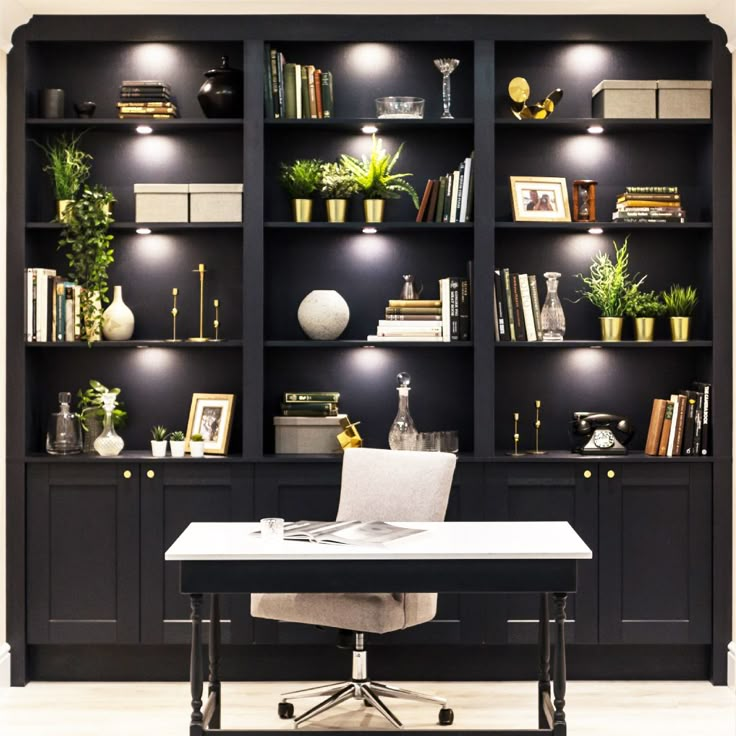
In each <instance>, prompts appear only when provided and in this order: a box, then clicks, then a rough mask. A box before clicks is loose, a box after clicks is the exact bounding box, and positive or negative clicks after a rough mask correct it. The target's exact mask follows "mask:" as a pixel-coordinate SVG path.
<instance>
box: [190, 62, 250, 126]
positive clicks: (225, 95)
mask: <svg viewBox="0 0 736 736" xmlns="http://www.w3.org/2000/svg"><path fill="white" fill-rule="evenodd" d="M204 75H205V77H207V80H206V81H205V83H204V84H203V85H202V86H201V87H200V88H199V93H198V94H197V99H198V100H199V104H200V106H201V108H202V110H203V111H204V114H205V115H206V116H207V117H208V118H241V117H243V72H241V71H240V69H231V68H230V67H229V66H228V63H227V56H223V57H222V64H220V68H219V69H210V70H209V71H208V72H205V73H204Z"/></svg>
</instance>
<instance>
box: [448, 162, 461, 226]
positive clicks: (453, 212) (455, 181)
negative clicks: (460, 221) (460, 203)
mask: <svg viewBox="0 0 736 736" xmlns="http://www.w3.org/2000/svg"><path fill="white" fill-rule="evenodd" d="M459 186H460V172H459V171H453V172H452V193H451V195H450V222H457V207H455V203H456V202H457V190H458V187H459Z"/></svg>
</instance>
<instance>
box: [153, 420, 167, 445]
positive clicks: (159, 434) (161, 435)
mask: <svg viewBox="0 0 736 736" xmlns="http://www.w3.org/2000/svg"><path fill="white" fill-rule="evenodd" d="M168 431H169V430H168V429H166V427H164V426H163V425H161V424H157V425H156V426H155V427H151V437H152V438H153V441H154V442H164V441H165V440H166V438H167V437H168V436H169V435H168Z"/></svg>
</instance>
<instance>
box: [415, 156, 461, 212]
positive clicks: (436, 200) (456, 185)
mask: <svg viewBox="0 0 736 736" xmlns="http://www.w3.org/2000/svg"><path fill="white" fill-rule="evenodd" d="M473 156H474V155H473V154H472V153H471V154H470V156H468V157H467V158H466V159H465V160H463V161H462V162H461V163H460V166H458V168H457V169H456V170H455V171H453V172H452V173H451V174H445V176H441V177H439V179H429V180H428V181H427V184H426V186H425V188H424V194H423V195H422V201H421V204H420V206H419V212H417V222H472V221H473V179H474V173H473Z"/></svg>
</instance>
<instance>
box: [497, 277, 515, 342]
mask: <svg viewBox="0 0 736 736" xmlns="http://www.w3.org/2000/svg"><path fill="white" fill-rule="evenodd" d="M501 281H502V280H501V272H500V271H494V272H493V298H494V299H495V301H496V314H497V315H498V338H499V340H502V341H503V342H506V341H508V340H510V339H511V336H510V335H509V328H508V324H509V322H508V320H509V310H508V307H507V306H506V300H505V299H504V298H503V287H502V284H501Z"/></svg>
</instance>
